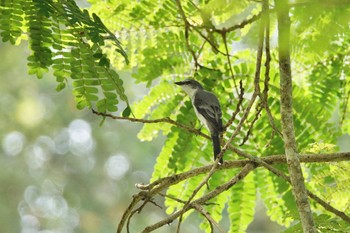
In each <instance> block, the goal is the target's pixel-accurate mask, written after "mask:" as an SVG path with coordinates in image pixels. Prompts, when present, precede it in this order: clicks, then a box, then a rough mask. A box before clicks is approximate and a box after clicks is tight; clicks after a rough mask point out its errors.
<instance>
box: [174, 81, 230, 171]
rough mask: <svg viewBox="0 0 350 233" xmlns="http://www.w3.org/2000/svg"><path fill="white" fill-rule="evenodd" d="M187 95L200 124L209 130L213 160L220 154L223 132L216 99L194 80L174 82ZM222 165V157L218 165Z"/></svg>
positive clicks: (219, 109)
mask: <svg viewBox="0 0 350 233" xmlns="http://www.w3.org/2000/svg"><path fill="white" fill-rule="evenodd" d="M175 84H176V85H179V86H180V87H181V88H182V90H183V91H184V92H186V94H187V95H189V97H190V99H191V102H192V106H193V108H194V111H195V113H196V116H197V118H198V119H199V120H200V122H201V123H202V124H203V125H204V126H205V127H206V128H207V129H208V130H209V132H210V135H211V139H212V142H213V151H214V160H216V158H217V156H218V154H220V152H221V147H220V133H221V132H222V131H223V126H222V112H221V107H220V102H219V100H218V98H217V97H216V96H215V95H214V94H213V93H211V92H209V91H206V90H204V89H203V87H202V85H201V84H200V83H199V82H197V81H196V80H194V79H187V80H184V81H180V82H175ZM222 163H223V159H222V157H221V158H220V160H219V164H222Z"/></svg>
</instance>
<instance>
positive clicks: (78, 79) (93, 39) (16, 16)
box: [0, 0, 128, 112]
mask: <svg viewBox="0 0 350 233" xmlns="http://www.w3.org/2000/svg"><path fill="white" fill-rule="evenodd" d="M0 20H1V23H0V31H1V33H0V34H1V37H2V41H3V42H7V41H9V42H10V43H12V44H18V43H20V41H21V40H22V39H28V41H29V47H30V49H31V54H30V55H29V56H28V67H29V71H28V72H29V74H33V75H36V76H37V77H38V78H42V77H43V75H44V73H47V72H48V71H49V69H50V68H51V69H52V72H53V75H54V76H55V77H56V81H57V83H58V84H57V87H56V90H57V91H60V90H62V89H63V88H65V87H66V85H67V83H69V82H72V85H73V94H74V96H75V99H76V102H77V108H78V109H83V108H86V107H87V108H92V107H96V108H97V109H98V110H99V111H100V112H107V111H110V112H114V111H117V109H118V108H117V105H118V102H119V101H118V99H119V100H121V101H124V102H125V103H126V104H127V105H128V99H127V97H126V95H125V91H124V88H123V82H122V80H121V79H120V77H119V75H118V73H117V72H116V71H115V70H114V69H113V68H112V67H111V64H110V63H111V62H110V59H109V58H108V57H107V55H106V54H105V52H104V51H103V49H104V47H105V46H106V45H107V44H108V43H109V44H112V45H113V48H114V49H113V50H114V52H116V53H118V54H119V55H121V57H122V58H123V59H122V60H124V61H125V62H126V63H127V62H128V59H127V55H126V53H125V51H124V49H123V48H122V46H121V44H120V42H119V40H118V39H117V38H116V36H115V35H114V34H113V33H112V32H111V31H110V30H109V29H108V28H107V27H106V26H105V25H104V24H103V22H102V21H101V19H100V17H99V16H97V15H96V14H94V13H92V14H90V13H89V12H88V11H87V10H86V9H85V10H82V9H80V8H79V7H78V5H77V4H76V3H75V1H73V0H60V1H56V0H48V1H40V0H25V1H24V0H14V1H2V2H1V5H0ZM118 59H120V56H119V57H118Z"/></svg>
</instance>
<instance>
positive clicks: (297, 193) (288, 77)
mask: <svg viewBox="0 0 350 233" xmlns="http://www.w3.org/2000/svg"><path fill="white" fill-rule="evenodd" d="M275 4H276V11H277V21H278V46H279V48H278V55H279V67H280V98H281V121H282V134H283V141H284V147H285V153H286V157H287V164H288V170H289V174H290V181H291V184H292V189H293V194H294V197H295V201H296V204H297V207H298V210H299V215H300V219H301V223H302V227H303V231H304V232H308V233H314V232H316V229H315V223H314V220H313V217H312V212H311V207H310V204H309V201H308V197H307V196H308V193H307V190H306V187H305V184H304V178H303V173H302V170H301V166H300V162H299V159H298V152H297V144H296V140H295V135H294V124H293V108H292V88H293V87H292V74H291V62H290V50H289V46H290V45H289V37H290V35H289V34H290V18H289V6H288V1H287V0H275Z"/></svg>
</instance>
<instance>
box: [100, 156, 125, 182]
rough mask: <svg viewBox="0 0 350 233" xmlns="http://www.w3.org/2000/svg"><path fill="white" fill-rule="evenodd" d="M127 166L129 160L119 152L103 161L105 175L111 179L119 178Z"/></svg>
mask: <svg viewBox="0 0 350 233" xmlns="http://www.w3.org/2000/svg"><path fill="white" fill-rule="evenodd" d="M129 167H130V164H129V161H128V160H127V159H126V157H125V156H124V155H121V154H116V155H112V156H111V157H109V158H108V159H107V161H106V163H105V170H106V172H107V175H108V176H109V177H110V178H111V179H113V180H120V179H121V178H122V177H123V176H124V175H125V173H126V172H127V171H128V170H129Z"/></svg>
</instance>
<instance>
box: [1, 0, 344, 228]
mask: <svg viewBox="0 0 350 233" xmlns="http://www.w3.org/2000/svg"><path fill="white" fill-rule="evenodd" d="M90 2H91V4H92V7H91V12H94V13H92V17H91V16H90V13H88V11H86V10H84V11H82V10H80V9H79V8H77V6H76V5H74V4H73V2H72V1H58V2H56V1H53V2H51V1H48V2H45V4H40V3H39V2H38V1H33V2H32V1H27V2H26V4H27V5H28V7H27V8H26V9H28V10H26V9H24V8H21V7H19V4H17V5H16V3H11V4H14V5H11V6H15V7H14V8H13V9H16V7H17V8H18V9H16V10H13V11H11V9H12V8H11V9H10V5H5V6H3V7H2V8H1V9H2V11H1V14H2V17H1V20H2V21H4V23H3V24H2V25H3V26H1V30H2V33H1V35H2V38H3V40H4V41H10V42H11V43H16V40H18V39H19V38H20V37H21V36H23V33H24V32H26V33H28V37H29V41H30V45H31V49H32V51H33V54H32V55H31V56H30V57H29V58H28V60H29V63H28V65H29V72H30V73H33V74H36V75H37V76H38V77H41V76H42V73H43V72H46V71H47V69H48V67H50V66H51V67H52V69H53V71H54V74H55V76H56V78H57V81H58V82H59V85H58V90H60V89H62V88H63V87H64V86H65V82H66V80H67V77H68V76H70V77H71V78H72V79H73V86H74V90H73V93H74V95H75V96H76V99H77V102H78V105H77V106H78V108H83V107H90V108H91V107H93V104H92V103H96V106H97V108H98V110H99V111H100V112H113V111H116V110H117V108H116V106H117V104H118V101H117V96H119V97H118V98H119V99H120V100H123V101H125V102H126V104H127V105H128V100H127V98H126V96H125V94H124V89H123V87H122V81H121V79H119V77H118V75H117V73H116V72H115V71H114V70H113V69H111V68H110V66H111V65H112V66H114V67H116V68H118V69H119V70H126V71H130V72H132V77H133V79H134V80H135V81H136V82H143V83H145V84H146V85H147V86H148V87H150V91H149V94H148V95H147V96H145V97H144V98H143V99H141V100H139V101H137V102H136V103H134V104H133V105H132V107H131V108H132V109H133V113H134V115H135V117H136V118H142V119H147V120H154V119H161V118H166V117H170V119H173V120H175V121H176V122H177V123H178V124H182V125H187V126H193V127H197V126H199V125H198V124H197V123H196V117H195V115H194V112H193V109H192V106H191V103H190V101H189V99H188V97H186V96H185V95H184V93H180V92H179V90H178V89H176V88H175V87H174V86H172V82H173V81H176V80H182V79H184V78H189V77H191V78H195V79H196V80H198V81H199V82H201V83H202V84H203V86H204V88H205V89H207V90H211V91H212V92H214V93H215V94H216V95H217V96H218V98H219V100H220V103H221V106H222V108H223V110H224V111H223V122H224V123H227V122H230V120H232V122H231V123H230V124H229V125H228V127H227V129H226V131H225V132H224V135H223V138H224V140H226V141H227V140H229V139H230V138H231V136H232V135H233V133H235V131H236V129H237V128H238V127H241V128H240V130H239V131H238V132H237V135H236V136H235V137H234V138H233V141H232V145H235V146H238V145H239V146H240V150H242V151H245V152H246V153H250V154H252V155H255V156H257V157H265V156H271V155H275V154H283V153H284V144H283V140H282V138H281V136H280V134H279V131H280V128H281V127H280V119H281V115H280V102H279V98H280V90H279V75H278V72H279V71H278V65H277V64H278V57H277V52H276V51H277V50H276V47H277V45H276V44H275V41H274V39H275V38H276V32H275V31H274V28H275V27H274V26H275V25H276V17H275V12H274V11H273V10H271V11H270V12H269V15H268V19H269V23H270V27H267V30H265V33H266V32H269V33H271V35H270V37H269V38H267V40H266V41H265V48H266V50H265V52H264V53H265V57H264V58H263V64H264V63H265V66H264V67H263V68H262V70H261V75H259V76H258V77H256V72H257V67H258V65H257V64H259V63H258V60H259V59H258V57H257V55H256V54H257V50H258V49H259V44H258V43H259V39H260V38H258V36H257V35H259V30H260V28H261V25H264V23H266V22H265V21H264V17H263V16H262V15H261V10H262V7H261V3H260V2H259V1H248V0H245V1H240V3H239V4H237V1H228V2H227V1H224V0H219V1H197V2H196V3H194V2H192V1H172V0H161V1H157V2H155V1H147V0H141V1H135V2H133V3H130V1H126V0H118V1H117V0H110V1H97V0H91V1H90ZM8 4H10V3H8ZM270 5H271V7H272V8H274V4H273V2H270ZM106 9H109V10H106ZM349 10H350V5H349V4H348V3H346V2H343V1H334V2H333V3H328V1H322V4H320V5H319V4H317V5H316V3H312V2H310V3H308V2H306V3H305V2H304V1H303V2H301V1H294V2H293V4H292V5H291V15H292V18H291V20H292V38H291V40H292V59H293V77H294V86H293V110H294V126H295V135H296V139H297V142H298V150H299V151H308V149H309V148H310V147H312V146H313V145H315V143H316V144H317V143H325V145H334V144H336V143H337V139H338V137H339V136H340V135H342V134H345V133H350V114H349V108H350V100H349V99H350V98H349V96H350V68H349V48H350V34H349V31H350V30H348V29H349V24H348V22H349V20H350V19H349V17H350V14H348V12H349ZM310 13H311V14H310ZM23 14H24V15H26V18H27V20H26V22H27V21H28V25H27V24H26V25H24V23H23V22H24V20H23V19H22V15H23ZM97 15H99V17H101V18H102V19H103V22H104V24H102V22H101V20H100V18H99V17H98V16H97ZM3 16H10V17H7V19H6V20H5V19H4V17H3ZM31 23H32V24H33V25H31ZM23 25H24V26H23ZM105 25H106V26H105ZM107 28H108V29H107ZM263 29H266V28H263ZM345 29H346V30H345ZM111 31H113V32H114V31H115V32H117V34H118V35H119V37H118V40H117V39H116V37H115V36H114V35H113V33H111ZM265 35H266V34H265ZM110 40H111V41H112V42H113V44H114V45H115V46H116V47H117V52H118V53H120V54H121V55H122V56H124V58H126V55H125V54H128V59H129V61H130V63H129V64H126V63H124V62H121V60H120V59H119V57H115V51H116V50H115V49H114V47H112V48H111V46H108V45H109V44H108V43H109V41H110ZM119 41H120V42H119ZM267 41H269V43H270V47H269V48H267V44H266V42H267ZM121 44H123V48H124V49H125V52H124V50H123V49H122V48H121V46H120V45H121ZM52 48H54V49H52ZM67 49H68V50H69V51H67ZM267 53H268V54H270V55H271V62H270V61H269V60H268V57H267V55H268V54H267ZM257 78H258V81H257V83H258V84H257V83H256V79H257ZM239 81H241V82H242V88H240V87H239ZM257 86H258V87H259V88H260V89H261V91H260V93H259V95H258V99H257V101H255V102H254V103H253V105H252V106H251V107H252V108H251V111H249V114H248V115H247V116H245V110H246V109H247V108H248V107H250V101H251V100H252V96H253V92H254V90H255V88H257ZM243 89H244V93H243V94H244V95H243V99H242V103H241V105H240V106H239V107H240V108H239V110H240V111H238V112H236V109H237V104H238V102H239V100H240V97H239V96H240V92H242V90H243ZM264 91H266V92H264ZM264 93H265V94H266V96H264ZM99 94H102V96H103V97H101V95H99ZM265 98H266V99H265ZM264 102H266V103H267V106H268V107H266V106H264ZM129 111H130V108H128V111H127V112H126V113H128V112H129ZM234 113H235V114H236V113H237V114H236V115H235V118H232V115H233V114H234ZM127 115H128V114H124V116H127ZM245 117H247V118H246V120H245ZM243 120H245V121H244V123H243V124H241V121H243ZM160 131H162V133H163V135H165V137H166V139H165V142H164V146H163V148H162V150H161V152H160V154H159V156H158V159H157V163H156V164H155V166H154V172H153V175H152V179H151V180H152V181H156V180H157V179H158V178H163V177H166V176H168V175H172V174H179V173H181V172H184V171H188V170H191V169H193V168H195V167H200V166H203V165H205V164H208V163H210V161H212V159H213V158H212V157H213V156H212V149H211V143H210V142H208V140H207V138H204V137H200V136H197V135H194V134H191V133H189V132H188V131H185V130H184V129H183V128H180V127H176V126H174V125H167V124H164V123H157V124H144V126H143V128H142V129H141V131H140V132H139V134H138V136H139V138H140V139H141V140H147V141H149V140H154V139H155V138H156V137H157V135H158V134H159V132H160ZM202 132H203V133H206V134H207V133H208V132H207V130H206V129H202ZM224 159H225V160H235V159H238V155H237V154H235V153H229V152H227V153H225V155H224ZM318 166H320V167H318ZM275 167H277V168H278V169H279V171H281V172H287V167H286V166H284V165H276V166H275ZM340 167H341V168H340ZM338 168H339V169H338ZM304 171H305V172H306V174H307V175H308V176H309V177H310V179H311V182H310V183H309V184H308V188H310V190H312V191H313V192H315V193H316V194H317V195H319V196H320V197H321V198H324V199H327V201H329V202H331V203H333V204H334V205H335V206H336V207H337V208H341V209H343V210H344V211H345V210H346V208H349V206H350V202H349V200H348V198H344V195H345V194H346V193H348V192H349V191H350V190H349V187H350V185H348V183H349V182H348V179H347V178H346V175H345V172H344V171H348V165H347V164H337V165H333V164H322V165H317V164H316V165H314V164H313V165H311V166H305V167H304ZM235 174H237V171H235V170H227V171H220V172H218V173H215V174H214V175H213V176H212V177H211V179H210V180H209V182H208V183H209V184H208V187H209V189H208V190H205V189H201V190H200V191H199V192H198V193H197V194H196V197H199V196H202V195H205V194H208V193H209V192H210V191H212V190H214V189H215V188H216V187H218V186H219V185H220V184H222V183H224V182H227V181H228V180H230V179H231V178H232V176H234V175H235ZM335 177H337V178H335ZM202 180H203V177H202V176H196V177H192V178H191V179H189V180H186V181H184V182H180V183H177V184H176V185H173V186H170V187H169V188H168V189H167V192H166V195H167V197H166V198H165V205H166V207H167V213H168V214H169V215H170V214H173V213H175V212H176V211H179V210H181V208H182V207H183V206H184V203H183V202H184V201H186V200H187V199H188V198H189V197H191V195H192V194H193V192H194V190H195V189H196V188H197V187H198V185H199V184H200V183H201V182H202ZM333 187H337V188H333ZM317 190H323V191H324V192H321V191H317ZM258 192H259V193H260V194H261V195H260V196H261V198H262V200H263V202H264V203H265V205H266V207H267V213H268V215H269V217H270V218H271V220H273V221H276V222H277V223H279V224H281V225H283V226H285V227H290V225H291V223H292V222H293V221H299V219H298V218H299V217H298V215H297V208H296V206H295V204H294V201H293V195H292V191H291V188H290V186H289V184H287V183H286V182H285V181H284V180H283V179H281V178H279V177H276V176H275V175H274V174H272V173H271V172H268V171H267V170H262V169H261V168H259V169H258V170H255V171H254V172H253V173H251V174H250V175H248V176H247V177H246V178H245V179H244V180H243V181H241V182H239V183H238V184H236V185H235V186H233V188H231V189H230V190H228V191H226V192H224V193H221V194H220V195H218V196H216V197H215V198H214V199H213V200H212V201H214V202H220V203H219V204H218V205H213V206H211V205H207V206H205V207H204V208H205V210H206V211H207V212H209V213H210V214H211V215H212V218H213V219H214V220H215V221H217V222H219V221H220V220H221V219H222V214H223V213H224V212H225V209H226V207H227V211H228V213H229V214H228V218H229V220H230V232H244V231H245V230H246V229H247V227H248V225H249V224H250V223H251V221H252V220H253V216H254V206H255V202H256V195H257V193H258ZM175 198H177V199H179V200H182V202H181V201H178V200H177V199H175ZM313 204H314V207H313V208H314V209H317V211H318V213H320V214H319V215H317V216H316V217H315V221H316V225H317V227H318V229H322V227H324V226H325V225H326V224H325V222H327V221H329V222H332V221H333V217H332V219H331V217H329V216H328V215H327V214H329V213H328V212H327V211H325V210H324V209H322V208H320V207H319V206H318V205H317V204H315V203H313ZM184 216H185V217H186V216H187V215H184ZM334 222H336V223H335V224H332V226H331V227H332V229H333V230H339V231H341V230H342V229H345V228H346V227H344V224H343V223H341V221H340V220H339V219H336V220H334ZM338 223H339V224H338ZM298 227H299V228H300V226H299V225H298V224H297V225H294V226H292V227H290V228H289V230H287V231H286V232H288V231H293V229H297V228H298ZM201 228H202V229H204V230H205V231H206V232H209V231H210V224H208V222H207V221H206V220H204V222H203V223H202V224H201Z"/></svg>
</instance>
